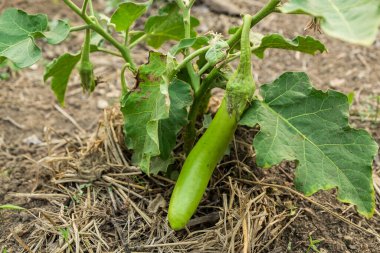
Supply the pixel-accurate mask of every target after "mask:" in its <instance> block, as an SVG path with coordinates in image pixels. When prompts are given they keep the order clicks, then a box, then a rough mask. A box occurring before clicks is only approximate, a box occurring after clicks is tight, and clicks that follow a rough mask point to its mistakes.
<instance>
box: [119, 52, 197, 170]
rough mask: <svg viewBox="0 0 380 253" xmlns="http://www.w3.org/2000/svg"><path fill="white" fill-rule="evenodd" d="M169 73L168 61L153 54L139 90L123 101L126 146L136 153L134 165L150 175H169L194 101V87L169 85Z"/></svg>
mask: <svg viewBox="0 0 380 253" xmlns="http://www.w3.org/2000/svg"><path fill="white" fill-rule="evenodd" d="M165 71H166V57H165V56H164V55H161V54H159V53H151V54H150V58H149V63H148V64H147V65H143V66H142V67H141V68H140V69H139V74H138V76H137V80H138V88H137V89H135V90H134V91H132V92H130V93H128V94H125V95H124V96H123V98H122V101H121V107H122V108H121V111H122V113H123V116H124V131H125V136H126V137H125V140H126V144H127V146H128V148H130V149H133V151H134V152H133V158H132V160H133V163H134V164H136V165H138V166H139V167H140V168H141V169H142V170H143V171H144V172H146V173H147V174H151V173H154V174H156V173H158V172H159V171H165V170H166V168H167V166H168V165H169V164H170V161H171V160H172V159H171V151H172V149H173V148H174V146H175V142H176V138H177V134H178V132H179V130H180V129H181V127H182V126H183V125H185V124H186V123H187V107H188V106H189V105H190V104H191V101H192V97H191V89H190V86H189V85H188V84H187V83H184V82H182V81H179V80H174V81H173V82H172V83H171V84H170V85H168V84H167V83H166V82H165V80H164V78H163V75H164V74H165ZM153 166H154V167H153Z"/></svg>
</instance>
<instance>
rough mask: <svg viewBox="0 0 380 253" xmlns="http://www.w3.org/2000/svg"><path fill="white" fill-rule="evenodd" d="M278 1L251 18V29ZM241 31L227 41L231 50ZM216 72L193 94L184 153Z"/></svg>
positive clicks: (192, 135) (213, 70)
mask: <svg viewBox="0 0 380 253" xmlns="http://www.w3.org/2000/svg"><path fill="white" fill-rule="evenodd" d="M280 1H281V0H270V1H269V2H268V3H267V4H266V5H265V6H264V7H263V8H262V9H261V10H260V11H259V12H258V13H256V15H254V16H253V17H252V21H251V28H252V27H253V26H255V25H256V24H257V23H259V22H260V21H261V20H262V19H264V18H265V17H266V16H268V15H269V14H271V13H272V12H274V11H275V9H276V7H277V5H278V4H279V3H280ZM242 31H243V28H242V27H240V28H239V30H238V31H236V32H235V34H234V35H232V36H231V37H230V38H229V39H228V40H227V43H228V45H229V46H230V48H233V47H234V46H235V45H236V44H237V43H239V41H240V38H241V34H242ZM206 48H207V49H206ZM208 49H209V47H204V48H201V49H199V50H197V51H195V52H194V53H196V55H195V56H194V57H192V58H190V59H187V58H189V57H187V58H185V59H184V60H183V62H182V63H181V64H180V65H178V67H177V68H176V71H179V70H180V69H181V68H182V67H183V65H184V62H188V61H191V60H192V59H193V58H195V57H197V56H199V55H201V54H202V53H205V52H207V50H208ZM239 55H240V54H239ZM203 67H204V66H203ZM203 67H202V69H203ZM218 72H219V69H218V68H216V67H214V68H213V69H212V70H211V72H210V73H209V74H208V75H207V77H206V78H205V79H204V80H203V81H202V85H201V86H200V88H199V90H197V91H196V92H195V95H194V102H193V105H192V106H191V108H190V112H189V118H188V119H189V124H188V125H187V126H186V129H185V136H184V141H185V144H184V149H185V152H186V153H188V152H190V149H191V147H192V146H193V145H194V142H195V138H196V136H195V133H196V131H195V124H196V121H197V117H198V115H199V114H200V110H201V109H202V108H201V105H202V104H204V103H205V102H204V100H205V99H208V96H207V94H208V92H209V90H210V88H211V84H212V81H213V80H214V79H215V78H216V76H217V75H218Z"/></svg>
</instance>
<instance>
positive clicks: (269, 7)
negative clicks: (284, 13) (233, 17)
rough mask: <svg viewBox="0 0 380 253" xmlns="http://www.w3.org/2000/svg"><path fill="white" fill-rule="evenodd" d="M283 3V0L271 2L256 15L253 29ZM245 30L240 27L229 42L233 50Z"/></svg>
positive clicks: (253, 20) (252, 23)
mask: <svg viewBox="0 0 380 253" xmlns="http://www.w3.org/2000/svg"><path fill="white" fill-rule="evenodd" d="M280 2H281V0H270V1H269V2H268V3H267V4H266V5H265V6H264V7H263V8H262V9H261V10H260V11H259V12H258V13H256V14H255V15H254V16H253V18H252V22H251V28H252V27H254V26H255V25H256V24H257V23H259V22H260V21H261V20H263V19H264V18H265V17H266V16H268V15H269V14H271V13H272V12H274V11H275V10H276V7H277V5H278V4H279V3H280ZM242 31H243V28H242V27H240V28H239V30H237V31H236V32H235V33H234V34H233V35H232V36H231V37H230V38H229V39H228V40H227V43H228V45H229V46H230V48H232V47H233V46H235V45H236V43H238V42H239V41H240V37H241V33H242Z"/></svg>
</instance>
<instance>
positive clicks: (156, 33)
mask: <svg viewBox="0 0 380 253" xmlns="http://www.w3.org/2000/svg"><path fill="white" fill-rule="evenodd" d="M190 22H191V28H194V27H196V26H198V25H199V21H198V20H197V19H196V18H194V17H191V20H190ZM144 31H145V34H146V36H147V38H146V42H147V43H148V45H150V46H152V47H154V48H159V47H160V46H161V45H162V44H163V43H165V42H166V41H168V40H181V39H183V38H184V37H185V29H184V23H183V18H182V15H181V14H180V13H179V9H178V7H177V6H176V5H173V4H172V5H169V6H168V7H166V8H165V9H164V10H162V11H161V13H160V14H159V15H158V16H151V17H149V18H148V20H147V21H146V23H145V27H144ZM195 36H196V33H195V31H194V30H193V29H192V30H191V37H195Z"/></svg>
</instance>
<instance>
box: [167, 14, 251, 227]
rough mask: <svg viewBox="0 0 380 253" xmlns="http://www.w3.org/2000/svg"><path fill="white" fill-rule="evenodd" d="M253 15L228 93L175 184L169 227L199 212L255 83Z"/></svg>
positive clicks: (181, 224) (246, 22)
mask: <svg viewBox="0 0 380 253" xmlns="http://www.w3.org/2000/svg"><path fill="white" fill-rule="evenodd" d="M251 21H252V17H251V16H249V15H246V16H245V17H244V24H243V33H242V37H241V48H242V50H241V57H240V64H239V67H238V69H237V71H236V73H234V75H233V76H232V77H231V79H230V80H229V81H228V83H227V92H226V96H225V98H224V99H223V102H222V104H221V106H220V108H219V109H218V112H217V113H216V115H215V117H214V119H213V120H212V122H211V124H210V126H209V128H208V129H207V131H206V132H205V133H204V134H203V136H202V137H201V138H200V139H199V141H198V142H197V144H196V145H195V146H194V148H193V149H192V150H191V152H190V154H189V156H188V157H187V159H186V161H185V163H184V165H183V167H182V170H181V173H180V175H179V177H178V180H177V183H176V185H175V187H174V190H173V193H172V196H171V199H170V204H169V211H168V219H169V223H170V226H171V227H172V228H173V229H174V230H179V229H182V228H184V227H185V226H186V224H187V223H188V222H189V220H190V218H191V216H192V215H193V214H194V212H195V211H196V209H197V207H198V205H199V203H200V201H201V199H202V196H203V193H204V192H205V190H206V187H207V184H208V182H209V180H210V178H211V175H212V173H213V171H214V169H215V167H216V165H217V164H218V163H219V161H220V160H221V159H222V157H223V155H224V153H225V151H226V149H227V147H228V144H229V143H230V141H231V139H232V137H233V135H234V133H235V130H236V127H237V123H238V121H239V118H240V115H241V114H242V113H243V111H244V109H245V107H246V105H247V104H248V103H249V102H250V101H251V99H252V96H253V93H254V91H255V83H254V80H253V78H252V70H251V67H252V66H251V50H250V40H249V32H250V25H251Z"/></svg>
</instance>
